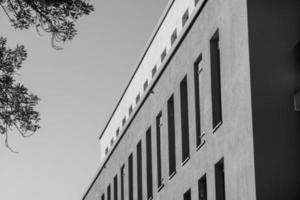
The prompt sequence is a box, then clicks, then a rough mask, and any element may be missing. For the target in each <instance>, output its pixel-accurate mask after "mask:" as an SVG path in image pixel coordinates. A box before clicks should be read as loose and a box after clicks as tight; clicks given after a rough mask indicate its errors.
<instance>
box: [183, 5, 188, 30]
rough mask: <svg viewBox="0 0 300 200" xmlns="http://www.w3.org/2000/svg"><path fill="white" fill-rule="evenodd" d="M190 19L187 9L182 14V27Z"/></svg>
mask: <svg viewBox="0 0 300 200" xmlns="http://www.w3.org/2000/svg"><path fill="white" fill-rule="evenodd" d="M188 19H189V9H187V10H186V11H185V12H184V14H183V16H182V27H184V25H185V24H186V22H187V20H188Z"/></svg>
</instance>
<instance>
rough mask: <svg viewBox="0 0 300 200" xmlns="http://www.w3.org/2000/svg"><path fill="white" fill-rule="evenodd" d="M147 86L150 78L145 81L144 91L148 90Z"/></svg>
mask: <svg viewBox="0 0 300 200" xmlns="http://www.w3.org/2000/svg"><path fill="white" fill-rule="evenodd" d="M147 88H148V80H146V81H145V83H144V91H146V90H147Z"/></svg>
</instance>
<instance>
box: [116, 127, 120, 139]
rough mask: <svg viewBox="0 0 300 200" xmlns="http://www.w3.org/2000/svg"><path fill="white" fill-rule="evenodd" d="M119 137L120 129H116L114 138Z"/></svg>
mask: <svg viewBox="0 0 300 200" xmlns="http://www.w3.org/2000/svg"><path fill="white" fill-rule="evenodd" d="M119 135H120V128H118V129H117V130H116V136H117V137H118V136H119Z"/></svg>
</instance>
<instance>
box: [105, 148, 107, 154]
mask: <svg viewBox="0 0 300 200" xmlns="http://www.w3.org/2000/svg"><path fill="white" fill-rule="evenodd" d="M107 154H108V147H106V148H105V155H107Z"/></svg>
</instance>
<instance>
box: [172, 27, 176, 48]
mask: <svg viewBox="0 0 300 200" xmlns="http://www.w3.org/2000/svg"><path fill="white" fill-rule="evenodd" d="M176 39H177V29H175V30H174V32H173V33H172V35H171V45H173V44H174V42H175V41H176Z"/></svg>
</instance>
